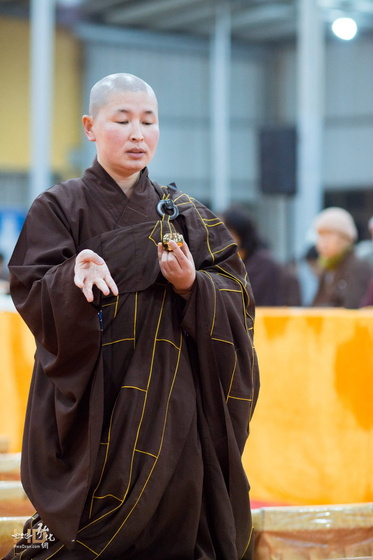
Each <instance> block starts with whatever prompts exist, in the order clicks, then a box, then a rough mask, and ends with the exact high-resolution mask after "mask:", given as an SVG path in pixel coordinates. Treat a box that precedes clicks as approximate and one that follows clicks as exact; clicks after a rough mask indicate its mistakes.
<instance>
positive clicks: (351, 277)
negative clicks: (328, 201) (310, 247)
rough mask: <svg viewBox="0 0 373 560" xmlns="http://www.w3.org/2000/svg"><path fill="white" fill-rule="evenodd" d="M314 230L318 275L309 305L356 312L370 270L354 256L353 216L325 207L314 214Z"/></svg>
mask: <svg viewBox="0 0 373 560" xmlns="http://www.w3.org/2000/svg"><path fill="white" fill-rule="evenodd" d="M314 228H315V230H316V232H317V241H316V247H317V250H318V252H319V254H320V260H319V263H320V266H321V269H322V272H321V275H320V279H319V284H318V289H317V292H316V295H315V298H314V300H313V302H312V306H313V307H346V308H350V309H357V308H358V307H359V306H360V304H361V301H362V298H363V297H364V294H365V292H366V290H367V288H368V284H369V281H370V278H371V269H370V266H369V264H368V263H367V262H365V261H363V260H362V259H360V258H358V257H357V256H356V255H355V252H354V242H355V241H356V238H357V229H356V225H355V222H354V220H353V217H352V216H351V214H350V213H349V212H347V211H346V210H344V209H343V208H338V207H330V208H326V209H325V210H323V211H322V212H320V214H318V215H317V217H316V219H315V222H314Z"/></svg>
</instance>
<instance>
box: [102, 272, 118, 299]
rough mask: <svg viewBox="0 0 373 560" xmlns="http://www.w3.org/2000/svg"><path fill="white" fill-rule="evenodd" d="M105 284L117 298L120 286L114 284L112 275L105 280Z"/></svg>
mask: <svg viewBox="0 0 373 560" xmlns="http://www.w3.org/2000/svg"><path fill="white" fill-rule="evenodd" d="M105 282H106V285H107V287H108V289H109V291H111V293H112V294H114V295H115V296H117V295H118V293H119V290H118V286H117V285H116V283H115V282H114V280H113V278H112V277H111V275H110V274H109V275H108V276H107V277H106V278H105Z"/></svg>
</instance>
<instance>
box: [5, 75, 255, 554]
mask: <svg viewBox="0 0 373 560" xmlns="http://www.w3.org/2000/svg"><path fill="white" fill-rule="evenodd" d="M83 126H84V130H85V134H86V136H87V138H88V140H89V141H91V142H95V145H96V149H97V158H96V159H95V161H94V162H93V165H92V167H90V168H89V169H87V170H86V171H85V172H84V174H83V176H82V177H81V178H79V179H72V180H69V181H65V182H63V183H60V184H57V185H55V186H54V187H52V188H51V189H49V190H47V191H45V192H43V193H42V194H41V195H40V196H39V197H38V198H37V199H36V200H35V201H34V203H33V204H32V206H31V208H30V210H29V213H28V215H27V218H26V221H25V224H24V227H23V230H22V232H21V234H20V237H19V240H18V243H17V245H16V247H15V250H14V253H13V256H12V258H11V260H10V271H11V294H12V297H13V300H14V303H15V305H16V307H17V309H18V311H19V313H20V314H21V315H22V317H23V319H24V320H25V321H26V323H27V324H28V326H29V328H30V329H31V331H32V333H33V335H34V337H35V341H36V355H35V367H34V371H33V377H32V383H31V387H30V394H29V401H28V408H27V416H26V420H25V428H24V440H23V451H22V467H21V471H22V482H23V485H24V488H25V490H26V492H27V495H28V496H29V498H30V500H31V502H32V503H33V505H34V507H35V509H36V511H37V513H36V514H35V515H34V516H33V517H32V518H31V519H30V520H29V521H28V522H27V523H26V526H25V528H24V533H23V538H22V539H21V540H20V541H19V542H18V543H17V546H15V548H14V549H13V550H12V551H11V552H9V553H8V554H7V556H6V560H10V559H11V558H16V559H18V558H19V559H20V558H22V560H25V559H31V558H36V559H37V560H44V559H47V558H53V560H65V559H69V560H91V559H94V558H101V559H102V560H213V559H216V560H238V559H246V560H247V559H251V558H252V557H253V546H254V542H253V535H252V524H251V514H250V502H249V485H248V481H247V479H246V476H245V472H244V470H243V467H242V463H241V455H242V452H243V449H244V445H245V441H246V438H247V436H248V426H249V421H250V419H251V416H252V413H253V410H254V407H255V403H256V400H257V395H258V388H259V380H258V368H257V361H256V356H255V351H254V349H253V321H254V302H253V297H252V293H251V288H250V285H249V284H248V282H247V279H246V272H245V269H244V266H243V264H242V261H241V260H240V259H239V257H238V256H237V247H236V245H235V243H234V242H233V239H232V238H231V236H230V234H229V233H228V231H227V230H226V228H225V227H224V226H223V224H222V223H221V221H220V220H219V219H218V218H217V217H216V216H215V215H214V214H213V213H212V212H211V211H210V210H208V209H207V208H206V207H205V206H203V205H202V204H201V203H199V202H198V201H197V200H195V199H193V198H191V197H189V196H188V195H187V194H185V193H183V192H181V191H179V190H177V188H176V187H175V186H171V185H170V186H160V185H159V184H157V183H156V182H154V181H152V180H151V179H150V178H149V177H148V170H147V165H148V163H149V162H150V161H151V159H152V157H153V155H154V153H155V150H156V146H157V142H158V138H159V125H158V108H157V99H156V96H155V94H154V91H153V90H152V88H151V87H150V86H149V85H148V84H146V83H145V82H144V81H142V80H141V79H139V78H138V77H136V76H133V75H129V74H114V75H110V76H107V77H105V78H103V79H102V80H100V81H99V82H98V83H97V84H96V85H94V86H93V88H92V91H91V98H90V111H89V115H85V116H83Z"/></svg>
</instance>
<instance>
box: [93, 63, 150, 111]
mask: <svg viewBox="0 0 373 560" xmlns="http://www.w3.org/2000/svg"><path fill="white" fill-rule="evenodd" d="M122 91H146V92H147V93H148V94H149V95H152V96H154V98H155V99H156V95H155V93H154V91H153V89H152V88H151V87H150V86H149V84H147V83H146V82H144V80H142V79H141V78H138V77H137V76H134V75H133V74H123V73H121V74H109V76H105V78H102V79H101V80H100V81H98V82H97V83H96V84H95V85H94V86H93V88H92V89H91V94H90V98H89V113H90V115H92V117H96V116H97V114H98V112H99V111H100V109H101V108H102V107H103V106H104V105H106V103H108V101H109V99H110V97H111V95H112V94H113V93H118V92H122Z"/></svg>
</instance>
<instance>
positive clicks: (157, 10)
mask: <svg viewBox="0 0 373 560" xmlns="http://www.w3.org/2000/svg"><path fill="white" fill-rule="evenodd" d="M194 2H195V0H158V1H157V0H153V1H152V2H145V3H141V4H139V3H137V4H136V5H132V6H127V7H123V8H118V9H113V10H110V11H109V13H108V14H107V16H106V18H105V21H106V22H107V23H110V24H126V25H129V24H131V23H137V24H138V23H139V21H141V20H142V19H143V18H146V19H151V18H154V17H159V16H161V14H167V12H169V11H176V10H178V9H180V8H183V7H191V5H192V4H193V3H194ZM199 3H200V0H199Z"/></svg>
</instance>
